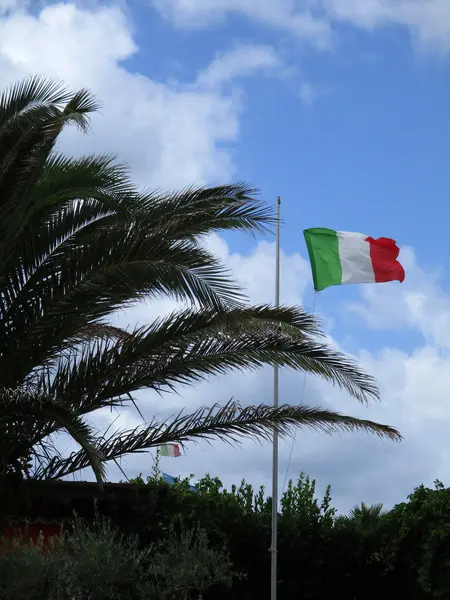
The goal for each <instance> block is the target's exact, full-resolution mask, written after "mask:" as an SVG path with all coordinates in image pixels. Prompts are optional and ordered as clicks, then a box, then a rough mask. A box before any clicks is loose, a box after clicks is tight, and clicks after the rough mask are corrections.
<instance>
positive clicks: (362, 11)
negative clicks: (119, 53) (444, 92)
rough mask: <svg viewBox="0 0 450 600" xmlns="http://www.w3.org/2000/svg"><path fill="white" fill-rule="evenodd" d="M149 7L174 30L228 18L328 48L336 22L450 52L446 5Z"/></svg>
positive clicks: (383, 1) (273, 2) (175, 2)
mask: <svg viewBox="0 0 450 600" xmlns="http://www.w3.org/2000/svg"><path fill="white" fill-rule="evenodd" d="M152 4H153V6H154V7H156V8H157V9H159V10H160V11H161V12H162V14H163V15H165V16H166V17H167V18H170V19H172V20H173V21H174V23H175V24H177V25H178V26H185V27H188V26H190V27H201V26H207V25H211V24H214V23H216V22H217V21H218V20H220V19H223V18H224V17H226V16H227V15H228V14H241V15H244V16H246V17H247V18H248V19H251V20H253V21H256V22H260V23H264V24H265V25H267V26H270V27H273V28H277V29H281V30H284V31H287V32H290V33H292V34H295V35H297V36H298V37H300V38H302V39H305V40H308V41H309V42H311V43H312V44H314V45H316V46H317V47H319V48H322V49H323V48H329V47H330V45H331V44H332V40H333V27H334V26H335V25H336V23H338V22H344V23H347V24H351V25H353V26H355V27H359V28H363V29H374V28H376V27H383V26H388V25H398V26H402V27H404V28H406V29H407V30H408V31H409V32H410V34H411V36H412V37H413V38H414V40H416V41H417V42H418V43H419V45H420V46H422V47H423V48H426V49H427V50H432V51H437V52H442V53H447V52H449V51H450V3H449V2H448V0H300V1H295V0H264V1H262V0H216V1H214V2H212V1H210V0H153V1H152Z"/></svg>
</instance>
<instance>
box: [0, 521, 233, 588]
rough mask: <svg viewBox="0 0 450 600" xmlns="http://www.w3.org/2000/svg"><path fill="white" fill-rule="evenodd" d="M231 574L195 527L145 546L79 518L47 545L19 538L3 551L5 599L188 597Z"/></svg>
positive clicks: (0, 583)
mask: <svg viewBox="0 0 450 600" xmlns="http://www.w3.org/2000/svg"><path fill="white" fill-rule="evenodd" d="M231 576H232V572H231V565H230V561H229V558H228V555H227V553H226V551H225V550H224V549H212V548H210V545H209V542H208V538H207V536H206V533H205V531H204V530H201V529H198V528H196V529H192V530H189V529H186V528H183V529H181V531H179V532H176V531H174V529H173V528H171V529H170V530H169V531H168V533H167V535H166V537H165V538H164V539H163V540H161V541H159V542H158V543H156V544H153V545H152V546H151V547H147V548H144V549H142V548H139V545H138V540H137V538H136V537H135V536H124V535H123V534H121V533H120V532H119V531H117V530H116V529H115V528H114V527H113V526H112V525H111V523H110V522H108V521H106V520H103V519H99V520H98V521H97V522H96V523H95V525H94V527H92V526H89V525H87V524H85V523H83V522H82V521H81V520H79V519H76V520H75V522H74V527H73V531H72V532H71V534H70V535H64V536H62V537H60V538H56V539H55V538H54V539H53V540H52V543H51V544H50V546H49V547H47V548H44V547H43V544H42V540H40V541H38V543H37V544H33V543H25V542H24V541H23V540H21V539H20V538H19V539H16V540H15V541H14V542H13V545H12V547H8V549H7V551H6V552H2V553H0V597H1V598H2V600H83V599H88V598H89V599H90V600H148V599H152V600H189V599H190V598H198V596H199V594H200V593H204V592H205V591H206V590H208V588H210V587H212V586H229V585H230V582H231Z"/></svg>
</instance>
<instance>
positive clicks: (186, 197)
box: [136, 183, 276, 239]
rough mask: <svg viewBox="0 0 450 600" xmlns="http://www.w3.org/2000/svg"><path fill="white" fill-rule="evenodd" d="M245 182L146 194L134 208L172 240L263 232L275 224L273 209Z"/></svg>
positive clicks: (140, 216) (148, 222)
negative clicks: (218, 233)
mask: <svg viewBox="0 0 450 600" xmlns="http://www.w3.org/2000/svg"><path fill="white" fill-rule="evenodd" d="M256 193H257V190H255V189H254V188H251V187H249V186H248V185H247V184H245V183H236V184H232V185H223V186H217V187H212V188H205V187H194V186H192V187H189V188H186V189H184V190H181V191H179V192H176V193H174V194H168V195H161V194H158V193H157V192H153V193H149V194H148V196H147V198H146V199H145V201H144V202H141V203H139V204H138V205H136V211H137V214H138V215H139V218H142V219H144V220H145V222H146V223H147V224H148V226H150V227H157V228H158V229H159V230H160V231H161V232H162V233H163V234H164V235H169V236H171V237H173V238H175V239H177V238H178V239H179V238H180V237H187V236H189V237H195V236H199V235H207V234H210V233H212V232H214V231H221V230H237V231H244V232H246V233H267V232H268V231H270V228H271V227H272V226H273V225H274V224H275V223H276V216H275V213H274V211H273V209H272V208H271V207H270V206H268V205H266V204H265V203H263V202H261V201H259V200H258V199H257V198H256V197H255V196H256Z"/></svg>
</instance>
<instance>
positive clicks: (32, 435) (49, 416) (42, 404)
mask: <svg viewBox="0 0 450 600" xmlns="http://www.w3.org/2000/svg"><path fill="white" fill-rule="evenodd" d="M19 426H20V429H21V431H20V432H19V435H17V434H16V435H15V436H14V435H13V436H11V428H13V427H15V428H18V427H19ZM49 428H53V429H56V430H61V429H62V430H65V431H66V432H67V433H68V434H69V435H70V436H71V437H72V439H74V440H75V441H76V442H77V443H78V444H79V445H80V447H81V448H82V451H83V454H84V456H85V458H86V460H87V461H88V463H89V465H90V467H91V468H92V470H93V471H94V473H95V476H96V478H97V481H98V482H99V483H102V481H103V480H104V477H105V467H104V464H103V463H102V461H101V460H100V458H99V455H98V452H97V449H96V440H95V434H94V432H93V431H92V429H91V427H90V426H89V425H88V424H87V423H85V422H84V421H83V419H82V418H81V417H80V416H79V415H78V414H77V413H76V411H73V410H71V409H70V407H69V406H65V405H63V404H62V403H61V402H57V401H53V400H50V399H48V398H46V397H44V396H42V395H40V394H35V393H31V394H30V393H27V392H23V391H22V390H11V389H2V390H0V432H1V433H2V446H3V451H2V453H1V454H2V458H4V457H5V454H6V455H7V454H9V456H10V458H14V456H13V455H16V456H21V455H23V454H24V452H26V450H27V449H28V448H29V447H30V446H31V447H33V446H34V445H35V444H37V443H38V442H40V441H41V438H42V436H43V435H46V432H47V431H48V430H49ZM24 434H25V435H24ZM11 438H12V439H15V443H13V444H11ZM5 442H6V444H5ZM5 446H6V447H5Z"/></svg>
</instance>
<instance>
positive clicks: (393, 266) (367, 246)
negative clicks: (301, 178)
mask: <svg viewBox="0 0 450 600" xmlns="http://www.w3.org/2000/svg"><path fill="white" fill-rule="evenodd" d="M304 235H305V240H306V245H307V247H308V254H309V259H310V261H311V268H312V274H313V279H314V289H315V290H316V291H317V292H320V291H321V290H324V289H325V288H327V287H329V286H330V285H340V284H344V283H382V282H385V281H403V280H404V279H405V271H404V269H403V267H402V265H401V264H400V263H399V262H398V260H397V257H398V255H399V252H400V250H399V248H398V246H397V244H396V243H395V241H394V240H391V239H389V238H378V239H376V240H374V239H373V238H371V237H369V236H367V235H365V234H364V233H352V232H349V231H334V230H333V229H323V228H320V227H317V228H315V229H305V231H304Z"/></svg>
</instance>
